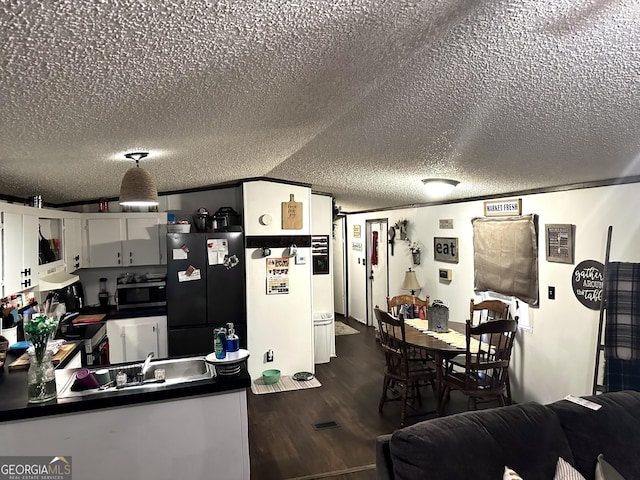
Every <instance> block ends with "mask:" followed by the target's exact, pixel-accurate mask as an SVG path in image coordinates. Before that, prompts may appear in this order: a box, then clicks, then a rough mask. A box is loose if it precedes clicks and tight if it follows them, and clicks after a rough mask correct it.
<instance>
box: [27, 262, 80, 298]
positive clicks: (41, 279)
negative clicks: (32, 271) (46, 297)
mask: <svg viewBox="0 0 640 480" xmlns="http://www.w3.org/2000/svg"><path fill="white" fill-rule="evenodd" d="M78 280H80V277H79V276H78V275H73V274H71V273H67V272H66V271H65V270H64V265H63V266H61V267H59V268H56V269H53V270H47V271H45V272H40V275H39V276H38V285H37V286H36V288H35V290H38V291H40V292H44V291H48V290H58V289H59V288H64V287H68V286H69V285H71V284H72V283H75V282H77V281H78Z"/></svg>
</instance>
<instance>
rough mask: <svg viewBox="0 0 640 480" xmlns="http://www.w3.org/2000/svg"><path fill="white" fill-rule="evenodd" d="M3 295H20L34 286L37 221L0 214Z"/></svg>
mask: <svg viewBox="0 0 640 480" xmlns="http://www.w3.org/2000/svg"><path fill="white" fill-rule="evenodd" d="M2 224H3V228H2V236H3V239H2V253H3V258H4V279H3V280H4V295H11V294H13V293H17V292H22V291H23V290H27V289H29V288H32V287H35V286H36V285H37V284H38V217H35V216H33V215H23V214H21V213H7V212H4V213H3V214H2Z"/></svg>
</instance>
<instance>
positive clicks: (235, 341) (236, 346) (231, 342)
mask: <svg viewBox="0 0 640 480" xmlns="http://www.w3.org/2000/svg"><path fill="white" fill-rule="evenodd" d="M238 350H240V339H239V338H238V335H236V331H235V329H234V328H233V323H227V352H237V351H238Z"/></svg>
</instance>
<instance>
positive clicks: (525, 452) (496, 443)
mask: <svg viewBox="0 0 640 480" xmlns="http://www.w3.org/2000/svg"><path fill="white" fill-rule="evenodd" d="M389 447H390V451H391V458H392V460H393V471H394V476H395V478H396V479H398V480H414V479H416V478H429V479H430V480H451V479H452V478H473V479H474V480H484V479H486V480H495V479H496V478H501V477H502V474H503V472H504V467H505V465H508V466H509V467H510V468H513V469H514V470H515V471H516V472H518V473H519V474H520V475H521V476H522V478H525V479H526V480H543V479H544V480H549V479H550V478H553V475H554V473H555V469H556V462H557V461H558V457H560V456H561V457H563V458H564V459H566V460H568V461H569V462H572V461H573V456H572V454H571V449H570V448H569V444H568V443H567V440H566V438H565V437H564V434H563V432H562V429H561V428H560V424H559V422H558V418H557V417H556V416H555V414H554V413H553V412H552V411H551V410H549V409H547V408H545V407H544V406H542V405H539V404H536V403H526V404H522V405H513V406H509V407H502V408H495V409H490V410H482V411H476V412H465V413H460V414H457V415H451V416H448V417H440V418H435V419H433V420H427V421H425V422H420V423H417V424H415V425H411V426H409V427H406V428H403V429H401V430H397V431H396V432H394V433H393V435H392V437H391V441H390V444H389ZM594 458H595V457H594Z"/></svg>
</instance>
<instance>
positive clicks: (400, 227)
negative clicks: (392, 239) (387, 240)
mask: <svg viewBox="0 0 640 480" xmlns="http://www.w3.org/2000/svg"><path fill="white" fill-rule="evenodd" d="M408 223H409V221H408V220H407V219H401V220H398V221H397V222H396V224H395V229H396V230H397V231H399V232H400V240H406V239H407V224H408Z"/></svg>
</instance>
